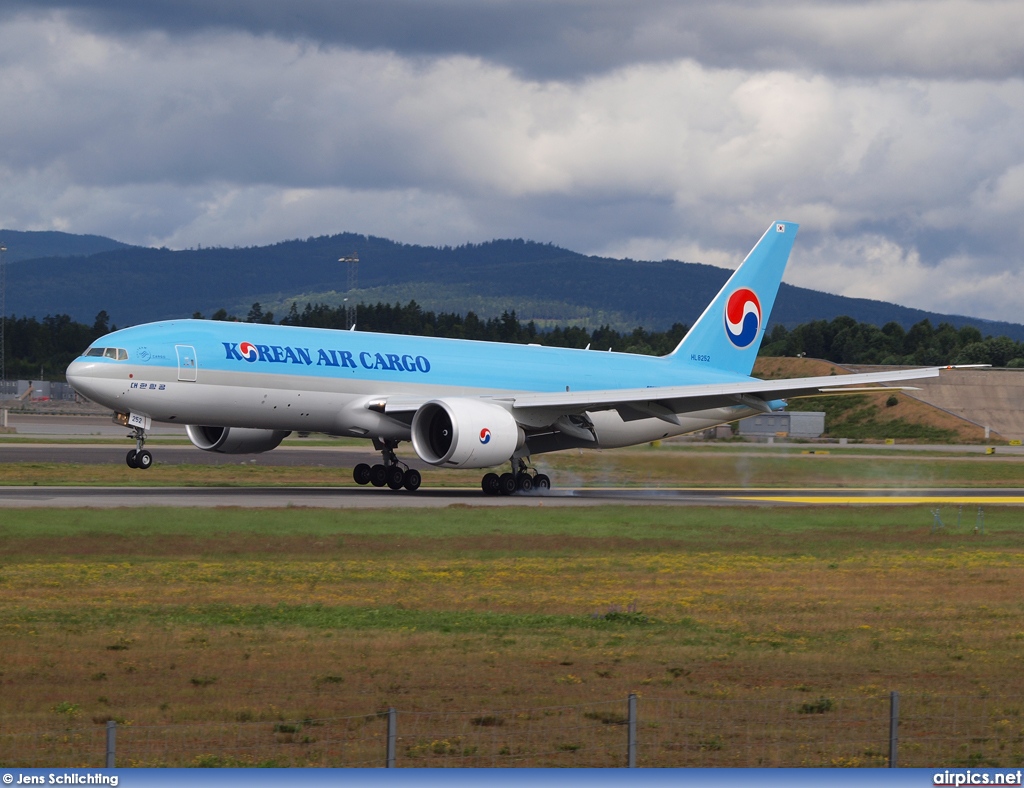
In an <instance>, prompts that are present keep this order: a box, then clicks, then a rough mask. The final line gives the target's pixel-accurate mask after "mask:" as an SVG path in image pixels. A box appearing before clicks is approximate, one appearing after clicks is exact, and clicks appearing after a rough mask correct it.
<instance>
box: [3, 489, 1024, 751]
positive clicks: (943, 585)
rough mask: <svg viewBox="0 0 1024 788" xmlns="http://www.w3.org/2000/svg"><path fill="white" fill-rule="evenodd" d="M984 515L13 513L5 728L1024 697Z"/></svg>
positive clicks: (847, 511)
mask: <svg viewBox="0 0 1024 788" xmlns="http://www.w3.org/2000/svg"><path fill="white" fill-rule="evenodd" d="M949 514H950V513H947V516H946V518H945V519H946V520H947V522H951V521H955V517H950V516H949ZM969 514H970V515H971V516H970V517H966V516H965V520H964V527H963V528H962V530H961V531H960V532H953V531H950V530H947V531H945V532H938V533H932V532H931V524H932V516H931V512H930V511H929V510H928V509H926V508H923V507H892V508H885V507H878V508H857V509H853V508H834V509H820V510H814V509H808V508H799V509H785V508H772V509H756V508H735V509H732V508H729V509H723V508H714V509H712V508H707V509H705V508H670V507H598V508H588V509H559V510H553V509H548V510H544V509H531V510H530V511H529V514H528V515H526V516H524V512H523V511H521V510H516V509H502V510H493V509H476V508H473V507H452V508H449V509H447V510H443V511H402V512H398V511H389V510H380V511H373V510H360V511H326V510H295V509H293V510H288V509H284V510H275V511H271V510H252V511H250V510H235V509H226V510H200V511H185V510H178V509H171V510H164V509H148V510H147V509H142V510H109V511H94V510H72V511H51V510H7V511H5V512H4V519H3V524H2V526H0V543H2V545H3V555H2V559H0V685H2V688H3V691H2V692H0V724H2V726H3V729H4V730H8V731H9V730H12V729H30V730H37V731H38V730H43V731H51V732H52V733H53V734H54V735H57V734H59V732H60V731H62V730H65V729H67V728H68V727H69V726H72V725H75V726H82V725H85V726H86V727H88V726H89V725H94V724H95V726H96V727H97V729H98V728H99V724H100V723H103V722H105V721H106V720H107V719H116V720H118V721H120V722H122V723H125V724H128V725H129V726H145V725H154V724H165V723H184V722H199V721H202V722H224V723H234V722H239V721H242V722H247V721H259V720H264V721H276V720H284V719H300V720H301V719H304V718H308V719H314V718H321V717H338V716H345V715H359V714H366V713H368V712H369V713H373V712H375V711H377V710H380V709H384V708H387V707H388V706H396V707H400V708H401V709H403V710H408V711H415V710H420V711H434V712H436V711H439V710H445V711H450V712H476V711H479V710H488V709H503V708H534V707H539V706H546V705H551V704H581V703H598V702H601V701H607V700H610V699H616V698H624V697H625V696H626V694H628V693H629V692H639V693H641V694H642V695H646V696H649V697H658V698H676V699H681V700H682V699H707V700H709V701H713V700H722V699H729V700H744V699H749V700H755V699H758V698H764V697H767V696H771V695H772V694H773V693H780V692H781V693H789V694H791V695H795V696H797V697H804V698H806V699H807V700H808V702H818V701H819V700H820V699H831V698H851V697H852V698H858V697H860V698H879V697H882V696H884V694H885V693H886V692H887V691H888V690H890V689H898V690H901V691H904V692H909V693H915V692H916V693H930V694H933V695H947V694H955V695H966V696H969V697H973V698H985V697H992V696H997V697H1012V696H1019V697H1024V600H1022V597H1021V593H1020V589H1021V588H1022V587H1024V538H1022V537H1024V512H1022V511H1021V510H1019V509H1014V508H989V509H987V510H986V512H985V529H984V533H977V534H976V533H974V532H973V529H972V528H971V527H970V526H972V525H973V523H974V520H973V514H974V513H973V511H972V512H970V513H969ZM1019 706H1020V704H1019V703H1018V706H1017V707H1015V708H1016V711H1015V712H1014V713H1015V714H1017V715H1019V714H1020V708H1019ZM1012 711H1013V710H1012V709H1011V710H1010V711H1007V712H1006V713H1005V717H1006V719H1007V720H1008V722H1007V723H1006V724H1007V726H1009V727H1008V728H1007V733H1006V737H1007V738H1006V741H1007V742H1009V743H1010V744H1009V745H1007V746H1009V750H1007V751H1006V752H1005V753H1004V755H1003V760H1002V761H1000V763H1003V764H1004V765H1007V764H1011V763H1012V762H1013V759H1014V758H1018V761H1017V762H1018V763H1019V758H1020V757H1024V756H1021V753H1020V750H1021V746H1020V742H1021V741H1022V738H1021V737H1022V736H1024V722H1022V720H1021V718H1020V717H1019V716H1013V713H1011V712H1012ZM1014 742H1016V744H1014ZM869 761H870V759H869Z"/></svg>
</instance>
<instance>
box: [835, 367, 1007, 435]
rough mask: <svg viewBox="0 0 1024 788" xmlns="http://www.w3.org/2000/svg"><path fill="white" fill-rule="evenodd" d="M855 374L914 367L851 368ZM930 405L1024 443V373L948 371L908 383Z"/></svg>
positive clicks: (910, 394) (909, 392)
mask: <svg viewBox="0 0 1024 788" xmlns="http://www.w3.org/2000/svg"><path fill="white" fill-rule="evenodd" d="M847 369H849V370H851V371H854V372H871V371H881V370H884V369H910V367H866V366H859V367H847ZM906 383H907V385H908V386H914V387H916V388H918V389H919V391H907V392H905V393H906V395H907V396H908V397H914V398H915V399H918V400H921V401H922V402H927V403H928V404H929V405H933V406H935V407H936V408H941V409H942V410H944V411H946V412H947V413H952V414H953V415H954V416H959V417H960V418H962V419H965V420H966V421H969V422H972V423H974V424H977V425H978V426H980V427H988V428H989V429H990V430H991V431H992V432H993V433H995V434H997V435H999V436H1002V437H1003V438H1006V439H1007V440H1024V369H944V370H942V372H941V373H940V375H939V377H937V378H928V379H925V380H908V381H907V382H906Z"/></svg>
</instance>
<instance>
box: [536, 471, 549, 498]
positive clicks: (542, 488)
mask: <svg viewBox="0 0 1024 788" xmlns="http://www.w3.org/2000/svg"><path fill="white" fill-rule="evenodd" d="M533 489H535V490H536V491H537V492H541V493H546V492H547V491H548V490H550V489H551V479H550V478H548V476H547V475H546V474H543V473H538V474H537V475H536V476H534V477H533Z"/></svg>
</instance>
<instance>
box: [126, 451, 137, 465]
mask: <svg viewBox="0 0 1024 788" xmlns="http://www.w3.org/2000/svg"><path fill="white" fill-rule="evenodd" d="M136 454H138V452H137V451H135V449H131V450H130V451H129V452H128V453H127V454H126V455H125V457H124V461H125V462H126V463H127V464H128V467H129V468H138V467H139V466H138V465H136V464H135V455H136Z"/></svg>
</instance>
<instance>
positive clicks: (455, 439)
mask: <svg viewBox="0 0 1024 788" xmlns="http://www.w3.org/2000/svg"><path fill="white" fill-rule="evenodd" d="M524 441H525V437H524V435H523V431H522V430H521V429H520V428H519V425H518V424H516V420H515V419H514V418H512V414H511V413H509V412H508V411H507V410H505V409H504V408H503V407H501V406H500V405H495V404H493V403H490V402H482V401H480V400H476V399H462V398H459V397H452V398H449V399H435V400H431V401H430V402H428V403H426V404H425V405H423V406H422V407H421V408H420V409H419V410H417V411H416V415H415V416H413V418H412V445H413V448H414V449H416V454H418V455H419V458H420V459H421V460H423V461H424V462H429V463H430V464H431V465H443V466H444V467H446V468H489V467H491V466H492V465H500V464H501V463H503V462H507V461H508V460H509V459H511V457H512V455H513V454H514V453H515V451H516V449H518V448H519V447H520V446H522V445H523V442H524Z"/></svg>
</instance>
